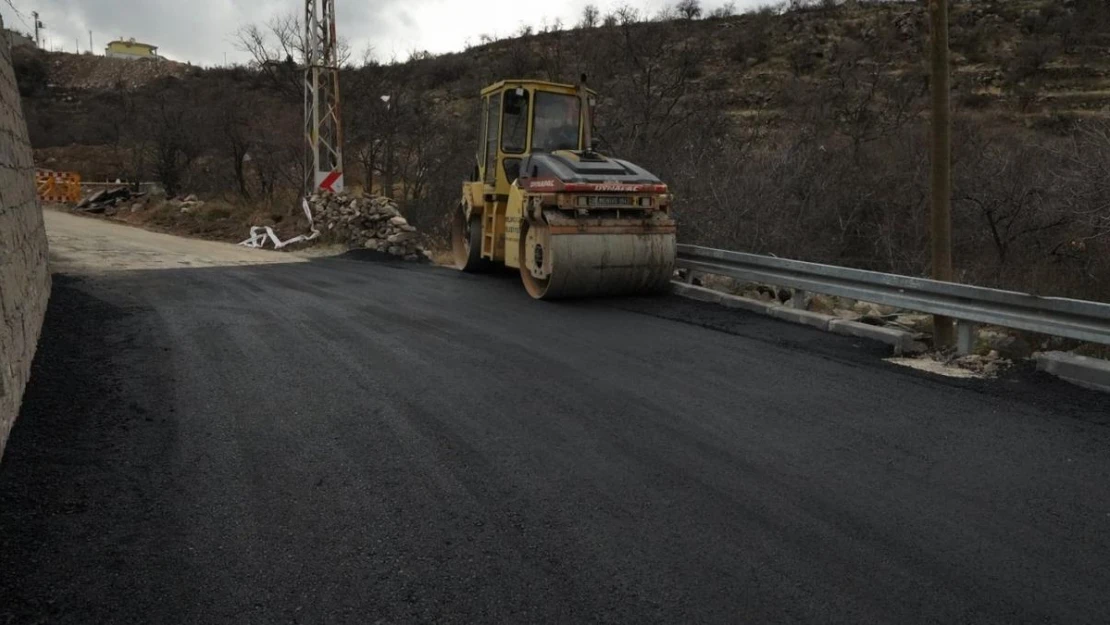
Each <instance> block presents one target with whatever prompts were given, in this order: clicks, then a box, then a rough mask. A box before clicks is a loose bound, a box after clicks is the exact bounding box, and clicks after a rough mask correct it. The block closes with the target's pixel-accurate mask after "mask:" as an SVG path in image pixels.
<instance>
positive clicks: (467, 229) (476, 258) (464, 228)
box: [451, 204, 490, 273]
mask: <svg viewBox="0 0 1110 625" xmlns="http://www.w3.org/2000/svg"><path fill="white" fill-rule="evenodd" d="M451 248H452V250H453V251H454V254H455V267H456V268H457V269H459V270H460V271H466V272H468V273H476V272H479V271H486V270H488V269H489V266H490V262H489V260H488V259H485V258H482V218H481V217H480V216H478V215H474V216H472V217H470V219H467V217H466V210H465V209H464V207H463V205H461V204H460V205H459V207H458V209H457V210H456V211H455V219H454V221H453V223H452V225H451Z"/></svg>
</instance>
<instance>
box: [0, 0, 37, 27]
mask: <svg viewBox="0 0 1110 625" xmlns="http://www.w3.org/2000/svg"><path fill="white" fill-rule="evenodd" d="M4 3H5V4H7V5H8V6H9V7H11V9H12V11H14V12H15V16H16V17H18V18H19V21H21V22H23V25H24V26H26V27H27V28H28V29H30V28H31V25H30V24H28V23H27V16H26V15H24V14H23V11H20V10H19V9H18V8H16V6H15V5H14V4H12V0H4Z"/></svg>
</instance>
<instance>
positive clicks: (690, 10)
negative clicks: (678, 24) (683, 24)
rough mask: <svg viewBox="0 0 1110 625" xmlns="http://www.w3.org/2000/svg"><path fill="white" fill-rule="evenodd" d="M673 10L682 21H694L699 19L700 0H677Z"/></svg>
mask: <svg viewBox="0 0 1110 625" xmlns="http://www.w3.org/2000/svg"><path fill="white" fill-rule="evenodd" d="M675 8H676V9H677V11H678V15H679V17H681V18H682V19H684V20H696V19H698V18H699V17H701V0H679V2H678V5H677V6H676V7H675Z"/></svg>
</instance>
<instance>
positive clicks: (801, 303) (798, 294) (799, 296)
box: [790, 289, 806, 310]
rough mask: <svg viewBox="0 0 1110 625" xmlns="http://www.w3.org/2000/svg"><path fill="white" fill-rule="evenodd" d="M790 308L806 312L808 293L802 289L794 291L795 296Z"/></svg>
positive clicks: (791, 299)
mask: <svg viewBox="0 0 1110 625" xmlns="http://www.w3.org/2000/svg"><path fill="white" fill-rule="evenodd" d="M790 307H791V308H794V309H796V310H805V309H806V292H805V291H803V290H801V289H794V296H793V297H791V298H790Z"/></svg>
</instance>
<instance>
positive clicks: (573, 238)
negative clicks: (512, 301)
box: [520, 226, 677, 299]
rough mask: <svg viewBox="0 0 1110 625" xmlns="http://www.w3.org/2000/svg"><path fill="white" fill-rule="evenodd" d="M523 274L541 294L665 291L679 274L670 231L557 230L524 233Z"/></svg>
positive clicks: (532, 289)
mask: <svg viewBox="0 0 1110 625" xmlns="http://www.w3.org/2000/svg"><path fill="white" fill-rule="evenodd" d="M522 242H523V246H522V249H521V260H522V262H521V268H520V269H521V277H522V279H523V281H524V286H525V287H526V288H527V290H528V292H529V293H530V294H531V295H532V297H534V298H536V299H557V298H567V297H586V296H592V295H630V294H651V293H660V292H663V291H665V290H667V288H668V287H669V285H670V282H671V278H672V276H673V275H674V269H675V257H676V255H677V247H676V240H675V235H674V234H673V233H669V234H658V233H651V234H588V233H583V234H556V235H550V234H548V233H547V231H546V228H544V227H543V226H539V227H535V228H533V229H531V230H529V231H528V232H527V234H526V236H525V237H523V238H522Z"/></svg>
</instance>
